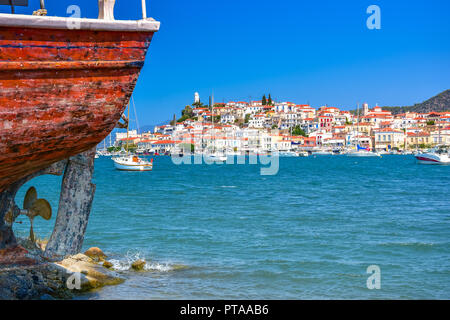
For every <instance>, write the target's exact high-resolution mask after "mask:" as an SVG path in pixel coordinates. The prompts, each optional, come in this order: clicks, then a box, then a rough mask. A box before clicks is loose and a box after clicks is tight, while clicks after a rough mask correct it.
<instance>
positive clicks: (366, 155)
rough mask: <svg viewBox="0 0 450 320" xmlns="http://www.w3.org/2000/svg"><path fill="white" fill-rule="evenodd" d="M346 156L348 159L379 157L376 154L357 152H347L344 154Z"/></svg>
mask: <svg viewBox="0 0 450 320" xmlns="http://www.w3.org/2000/svg"><path fill="white" fill-rule="evenodd" d="M346 156H348V157H380V156H381V155H380V154H379V153H377V152H372V151H363V150H358V151H351V152H348V153H346Z"/></svg>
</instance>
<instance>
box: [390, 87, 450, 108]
mask: <svg viewBox="0 0 450 320" xmlns="http://www.w3.org/2000/svg"><path fill="white" fill-rule="evenodd" d="M383 109H384V110H389V111H391V112H392V113H393V114H398V113H405V112H408V111H409V112H419V113H429V112H432V111H434V112H444V111H450V89H449V90H445V91H444V92H441V93H439V94H438V95H437V96H434V97H433V98H430V99H428V100H427V101H424V102H422V103H417V104H415V105H413V106H410V107H383Z"/></svg>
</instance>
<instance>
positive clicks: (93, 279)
mask: <svg viewBox="0 0 450 320" xmlns="http://www.w3.org/2000/svg"><path fill="white" fill-rule="evenodd" d="M57 264H58V265H60V266H62V267H64V268H65V269H66V270H67V271H68V272H69V273H70V272H71V273H77V274H78V275H79V277H80V287H81V289H80V290H81V291H87V290H91V289H95V288H100V287H103V286H108V285H116V284H120V283H122V282H124V281H125V280H124V279H123V278H121V277H119V275H118V274H117V273H115V272H113V271H110V270H106V269H105V268H104V267H103V266H102V265H99V264H96V263H95V260H94V259H92V258H90V257H88V256H87V255H84V254H82V253H79V254H77V255H74V256H71V257H69V258H67V259H64V260H63V261H61V262H58V263H57Z"/></svg>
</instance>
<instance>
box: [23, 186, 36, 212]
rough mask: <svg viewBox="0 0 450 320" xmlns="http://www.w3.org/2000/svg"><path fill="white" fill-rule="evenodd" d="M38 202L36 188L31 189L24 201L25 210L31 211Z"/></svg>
mask: <svg viewBox="0 0 450 320" xmlns="http://www.w3.org/2000/svg"><path fill="white" fill-rule="evenodd" d="M36 200H37V192H36V188H35V187H30V188H29V189H28V191H27V193H26V194H25V198H24V199H23V208H24V209H25V210H28V209H30V208H31V207H32V206H33V203H34V202H35V201H36Z"/></svg>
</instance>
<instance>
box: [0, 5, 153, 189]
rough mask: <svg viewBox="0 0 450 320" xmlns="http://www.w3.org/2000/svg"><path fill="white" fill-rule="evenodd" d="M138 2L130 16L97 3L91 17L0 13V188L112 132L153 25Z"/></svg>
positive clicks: (86, 147) (136, 76)
mask: <svg viewBox="0 0 450 320" xmlns="http://www.w3.org/2000/svg"><path fill="white" fill-rule="evenodd" d="M18 2H19V1H9V3H18ZM20 2H24V1H20ZM25 2H26V1H25ZM43 2H44V1H41V4H43ZM1 3H3V4H4V3H5V2H4V1H2V2H1ZM1 3H0V4H1ZM142 4H143V6H142V9H143V10H142V12H143V17H142V19H141V20H138V21H119V20H114V16H113V5H114V2H113V1H104V0H101V1H99V16H98V19H87V18H72V17H54V16H42V15H23V14H4V13H0V119H1V121H0V192H1V191H3V190H5V189H6V188H7V187H8V186H9V185H11V184H13V183H14V182H16V181H18V180H20V179H22V178H24V177H25V176H28V175H30V174H32V173H34V172H37V171H38V170H40V169H43V168H45V167H48V166H49V165H50V164H52V163H54V162H57V161H60V160H63V159H67V158H69V157H71V156H74V155H76V154H79V153H81V152H83V151H86V150H89V149H92V148H93V147H95V146H96V145H97V144H98V143H99V142H101V141H102V140H103V139H104V138H105V137H106V136H107V135H108V134H109V133H110V132H111V131H112V130H113V128H114V127H115V126H116V124H117V122H118V121H119V119H120V117H121V115H122V113H123V111H124V109H125V107H126V105H127V104H128V102H129V99H130V97H131V93H132V92H133V90H134V87H135V85H136V81H137V79H138V77H139V73H140V70H141V68H142V67H143V65H144V61H145V56H146V53H147V50H148V48H149V45H150V42H151V40H152V37H153V35H154V33H155V32H157V31H158V30H159V26H160V23H159V22H157V21H155V20H154V19H152V18H147V16H146V10H145V1H144V0H142ZM40 10H41V11H40V12H41V14H44V13H45V12H44V11H42V10H44V9H43V8H42V7H41V9H40Z"/></svg>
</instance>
